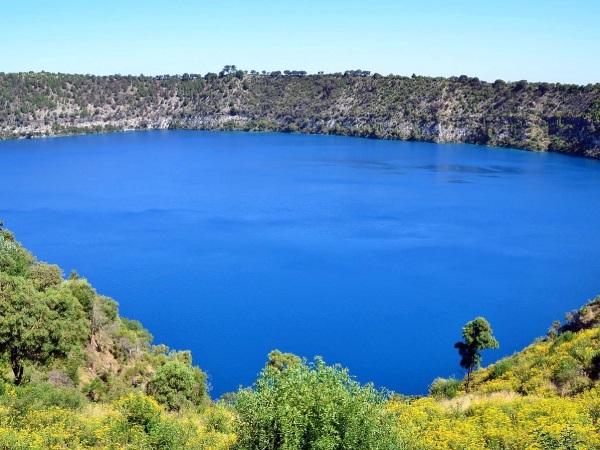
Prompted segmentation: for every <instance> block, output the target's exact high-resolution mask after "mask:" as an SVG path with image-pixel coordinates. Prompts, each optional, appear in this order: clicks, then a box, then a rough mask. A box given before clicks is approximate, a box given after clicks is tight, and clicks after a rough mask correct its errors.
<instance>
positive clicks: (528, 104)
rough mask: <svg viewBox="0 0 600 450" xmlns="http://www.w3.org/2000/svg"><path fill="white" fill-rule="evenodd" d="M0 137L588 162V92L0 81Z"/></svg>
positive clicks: (496, 86)
mask: <svg viewBox="0 0 600 450" xmlns="http://www.w3.org/2000/svg"><path fill="white" fill-rule="evenodd" d="M0 107H1V108H0V138H3V139H10V138H19V137H37V136H53V135H61V134H74V133H91V132H104V131H119V130H129V129H167V128H171V129H177V128H181V129H208V130H252V131H254V130H256V131H293V132H304V133H322V134H339V135H349V136H363V137H373V138H381V139H403V140H409V139H410V140H422V141H430V142H467V143H473V144H481V145H491V146H502V147H514V148H521V149H528V150H537V151H555V152H561V153H569V154H573V155H579V156H586V157H591V158H600V84H595V85H587V86H575V85H560V84H549V83H527V82H524V81H520V82H517V83H505V82H503V81H501V80H498V81H496V82H494V83H485V82H481V81H479V80H478V79H476V78H469V77H466V76H461V77H459V78H450V79H447V78H427V77H415V76H413V77H411V78H408V77H399V76H388V77H381V76H377V75H376V76H372V77H371V76H360V75H359V76H357V75H309V76H281V75H276V76H269V75H245V74H243V73H242V72H237V73H235V74H230V75H226V76H220V77H219V76H216V75H213V74H208V75H207V76H205V77H199V76H187V75H184V76H183V77H179V76H161V77H144V76H140V77H132V76H127V77H122V76H118V75H115V76H107V77H96V76H90V75H85V76H84V75H64V74H48V73H27V74H0Z"/></svg>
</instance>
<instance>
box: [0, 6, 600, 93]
mask: <svg viewBox="0 0 600 450" xmlns="http://www.w3.org/2000/svg"><path fill="white" fill-rule="evenodd" d="M599 17H600V0H570V1H568V0H503V1H495V0H487V1H486V0H479V1H472V0H411V1H406V0H389V1H388V0H368V1H367V0H343V1H342V0H318V1H317V0H296V1H285V0H265V1H260V0H257V1H254V2H252V1H242V0H226V1H217V0H210V1H206V0H195V1H193V0H176V1H172V0H160V1H158V0H144V1H137V0H102V1H95V2H91V1H86V0H77V1H75V0H52V1H50V0H18V1H16V0H0V72H27V71H36V72H37V71H42V70H44V71H47V72H63V73H82V74H87V73H89V74H95V75H108V74H116V73H120V74H122V75H126V74H131V75H140V74H145V75H157V74H183V73H185V72H188V73H199V74H205V73H207V72H219V71H220V70H221V69H222V68H223V66H225V65H236V66H237V67H238V68H240V69H243V70H258V71H262V70H266V71H273V70H282V71H283V70H306V71H307V72H309V73H317V72H318V71H324V72H325V73H330V72H343V71H345V70H349V69H362V70H370V71H371V72H378V73H380V74H382V75H388V74H396V75H408V76H409V75H412V74H413V73H415V74H417V75H425V76H445V77H447V76H452V75H455V76H459V75H462V74H466V75H469V76H476V77H479V78H480V79H482V80H487V81H494V80H496V79H503V80H505V81H517V80H521V79H525V80H528V81H548V82H561V83H577V84H587V83H598V82H600V25H599V24H598V18H599Z"/></svg>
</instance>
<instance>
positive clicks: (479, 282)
mask: <svg viewBox="0 0 600 450" xmlns="http://www.w3.org/2000/svg"><path fill="white" fill-rule="evenodd" d="M0 218H2V219H3V220H4V223H5V225H6V226H7V227H8V228H9V229H11V230H12V231H14V232H15V234H16V236H17V239H19V240H20V241H21V242H23V244H24V245H25V246H26V247H27V248H29V249H30V250H32V251H33V252H34V254H36V255H37V256H38V258H39V259H41V260H44V261H48V262H51V263H57V264H59V265H60V266H61V267H62V268H63V269H64V270H65V272H66V273H67V274H68V272H69V271H70V270H71V269H76V270H77V271H78V272H79V273H80V274H81V275H82V276H85V277H86V278H88V279H89V280H90V282H91V283H92V284H93V285H94V286H95V287H96V289H97V290H98V292H99V293H101V294H104V295H109V296H111V297H113V298H115V299H116V300H117V301H118V302H119V303H120V310H121V314H122V315H124V316H126V317H130V318H135V319H138V320H140V321H141V322H142V323H143V324H144V326H146V327H147V328H148V329H149V330H150V331H151V332H152V333H153V334H154V336H155V343H159V342H163V343H165V344H167V345H169V346H170V347H172V348H177V349H191V350H192V352H193V355H194V363H195V364H198V365H199V366H200V367H202V368H203V369H204V370H206V371H207V372H208V373H209V376H210V381H211V383H212V385H213V391H212V396H213V397H218V396H219V395H221V394H222V393H224V392H226V391H232V390H235V389H237V387H238V385H244V386H247V385H249V384H251V383H252V382H253V381H254V380H255V379H256V375H257V373H258V372H259V371H260V369H261V367H262V366H263V365H264V363H265V361H266V355H267V353H268V352H269V351H271V350H272V349H275V348H278V349H280V350H282V351H285V352H293V353H296V354H298V355H301V356H305V357H308V358H309V359H312V357H313V356H315V355H322V356H323V357H324V358H325V361H326V362H328V363H341V364H342V365H344V366H346V367H349V368H350V372H351V373H352V374H354V375H356V376H357V379H358V380H359V381H361V382H368V381H373V382H374V383H375V384H376V386H378V387H381V386H385V387H387V388H389V389H393V390H395V391H398V392H401V393H405V394H415V393H425V392H426V391H427V386H428V384H429V383H430V382H431V381H432V380H433V379H434V378H435V377H436V376H444V377H446V376H450V375H452V374H456V375H457V376H461V375H462V374H461V369H460V367H459V366H458V361H459V357H458V354H457V352H456V350H455V349H454V348H453V344H454V342H456V341H457V340H460V338H461V328H462V326H463V325H464V324H465V323H466V322H468V321H469V320H472V319H474V318H475V317H477V316H480V315H481V316H484V317H486V318H487V319H488V320H489V321H490V323H491V325H492V328H493V330H494V334H495V336H496V337H497V339H498V340H499V342H500V346H501V347H500V349H499V350H488V351H486V352H484V354H483V362H484V364H485V363H490V362H493V361H494V360H496V359H498V358H500V357H502V356H505V355H509V354H511V353H513V352H514V351H516V350H519V349H521V348H522V347H524V346H525V345H527V344H529V343H530V342H531V341H532V340H533V339H534V338H535V337H536V336H540V335H543V334H545V332H546V331H547V329H548V327H549V326H550V325H551V323H552V321H553V320H555V319H562V317H563V314H564V312H565V311H567V310H571V309H574V308H578V307H579V306H581V305H582V304H583V303H585V302H586V301H587V300H588V299H590V298H593V297H594V296H595V295H597V294H599V293H600V276H599V275H600V232H599V230H600V162H598V161H591V160H586V159H577V158H571V157H566V156H562V155H555V154H544V153H530V152H524V151H518V150H508V149H495V148H482V147H476V146H471V145H459V144H456V145H455V144H445V145H435V144H426V143H414V142H392V141H377V140H365V139H354V138H343V137H331V136H305V135H290V134H260V133H258V134H245V133H222V132H195V131H194V132H190V131H178V132H175V131H168V132H167V131H164V132H139V133H138V132H135V133H123V134H109V135H94V136H81V137H68V138H55V139H43V140H23V141H5V142H0Z"/></svg>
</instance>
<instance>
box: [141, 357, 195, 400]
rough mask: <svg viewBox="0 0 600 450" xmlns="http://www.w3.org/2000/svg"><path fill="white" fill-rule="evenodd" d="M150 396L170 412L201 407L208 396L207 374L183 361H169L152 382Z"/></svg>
mask: <svg viewBox="0 0 600 450" xmlns="http://www.w3.org/2000/svg"><path fill="white" fill-rule="evenodd" d="M148 394H150V395H151V396H152V397H154V398H155V399H156V400H157V401H158V403H160V404H161V405H163V406H165V408H167V409H168V410H170V411H180V410H181V409H184V408H188V407H191V406H194V405H199V404H200V403H201V402H202V400H203V399H204V396H205V395H206V374H205V373H204V372H202V371H201V370H200V369H199V368H198V367H193V366H191V365H189V364H185V363H183V362H181V361H178V360H172V361H169V362H167V363H166V364H165V365H164V366H162V367H159V368H158V370H157V371H156V374H154V376H153V377H152V379H151V380H150V383H149V384H148Z"/></svg>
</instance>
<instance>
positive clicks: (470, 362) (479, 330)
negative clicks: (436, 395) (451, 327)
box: [454, 317, 498, 392]
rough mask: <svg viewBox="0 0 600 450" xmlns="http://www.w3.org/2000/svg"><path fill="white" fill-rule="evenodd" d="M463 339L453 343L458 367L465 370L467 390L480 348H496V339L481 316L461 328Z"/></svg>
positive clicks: (479, 361) (477, 360)
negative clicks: (458, 358) (458, 357)
mask: <svg viewBox="0 0 600 450" xmlns="http://www.w3.org/2000/svg"><path fill="white" fill-rule="evenodd" d="M462 335H463V341H464V342H457V343H456V344H454V348H457V349H458V353H459V355H460V357H461V359H460V367H462V368H463V369H466V370H467V380H466V383H465V390H466V391H467V392H469V385H470V384H471V375H472V374H473V370H475V369H477V368H479V365H480V364H481V353H480V352H481V350H485V349H488V348H498V341H497V340H496V339H495V338H494V336H492V328H491V327H490V324H489V323H488V322H487V320H485V319H484V318H483V317H478V318H477V319H475V320H472V321H471V322H469V323H467V324H466V325H465V326H464V328H463V329H462Z"/></svg>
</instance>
